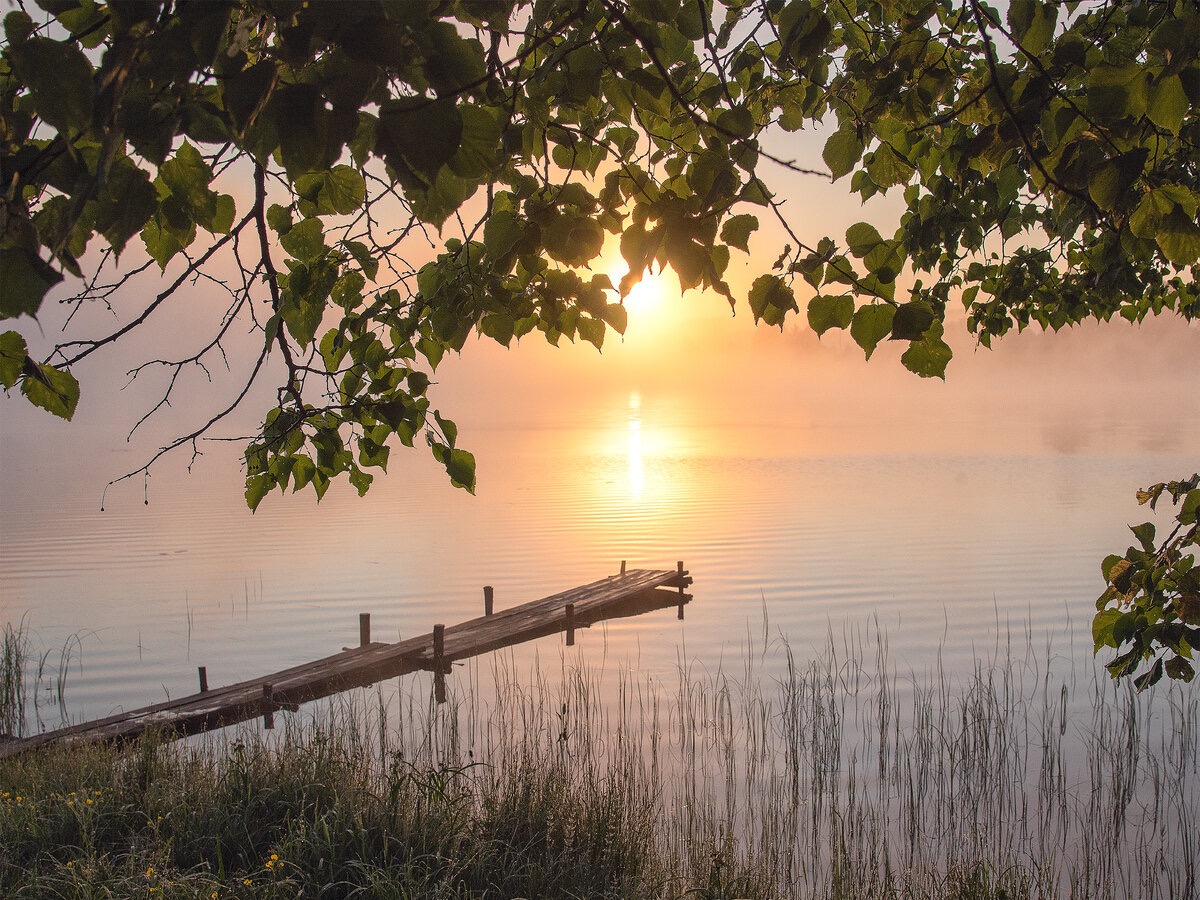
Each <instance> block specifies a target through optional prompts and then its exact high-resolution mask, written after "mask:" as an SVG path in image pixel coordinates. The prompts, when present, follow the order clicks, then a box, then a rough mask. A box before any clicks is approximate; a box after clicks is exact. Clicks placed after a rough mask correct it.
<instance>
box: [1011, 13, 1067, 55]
mask: <svg viewBox="0 0 1200 900" xmlns="http://www.w3.org/2000/svg"><path fill="white" fill-rule="evenodd" d="M1057 21H1058V8H1057V7H1055V6H1054V5H1053V4H1050V3H1044V2H1041V0H1013V2H1012V3H1010V4H1009V8H1008V22H1009V25H1010V26H1012V31H1013V38H1014V39H1015V40H1016V42H1017V44H1018V45H1020V46H1021V47H1022V48H1023V49H1024V50H1025V51H1026V52H1028V53H1032V54H1033V55H1035V56H1036V55H1037V54H1039V53H1041V52H1042V51H1043V50H1045V49H1046V48H1047V47H1048V46H1049V45H1050V42H1051V40H1052V39H1053V37H1054V26H1055V24H1056V23H1057Z"/></svg>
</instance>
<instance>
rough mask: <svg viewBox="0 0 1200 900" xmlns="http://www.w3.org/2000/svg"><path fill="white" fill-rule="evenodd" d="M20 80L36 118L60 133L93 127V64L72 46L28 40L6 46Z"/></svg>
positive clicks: (40, 40) (48, 39)
mask: <svg viewBox="0 0 1200 900" xmlns="http://www.w3.org/2000/svg"><path fill="white" fill-rule="evenodd" d="M8 53H9V55H10V57H11V59H12V61H13V67H14V68H15V69H16V72H17V75H18V76H19V77H20V79H21V80H22V81H23V82H25V84H27V85H28V86H29V96H30V99H31V100H32V101H33V107H34V109H35V110H37V114H38V116H40V117H41V119H42V121H44V122H46V124H48V125H50V126H52V127H54V128H57V129H58V130H59V131H62V132H73V131H74V132H78V131H83V130H85V129H86V128H88V127H89V126H90V125H91V124H92V107H93V96H94V90H93V87H92V64H91V63H90V62H88V58H87V57H86V56H85V55H84V53H83V51H82V50H80V49H79V48H78V47H76V46H75V45H74V44H73V43H62V42H60V41H53V40H51V39H50V38H44V37H31V38H29V40H27V41H24V42H23V43H20V44H14V45H11V46H9V47H8Z"/></svg>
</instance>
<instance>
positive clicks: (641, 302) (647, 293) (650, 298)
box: [624, 271, 671, 316]
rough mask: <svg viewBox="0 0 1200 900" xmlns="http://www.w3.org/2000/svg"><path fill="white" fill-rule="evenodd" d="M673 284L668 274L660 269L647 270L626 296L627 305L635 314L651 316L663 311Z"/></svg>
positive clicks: (630, 311) (632, 313) (631, 312)
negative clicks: (657, 270)
mask: <svg viewBox="0 0 1200 900" xmlns="http://www.w3.org/2000/svg"><path fill="white" fill-rule="evenodd" d="M670 291H671V285H670V283H669V282H668V280H667V277H666V275H665V274H664V273H663V272H661V271H659V272H655V273H653V274H652V273H650V272H647V273H646V274H645V275H643V276H642V280H641V281H639V282H638V283H637V284H635V285H634V286H633V289H632V290H630V292H629V293H628V295H626V297H625V301H624V302H625V307H626V308H627V309H628V310H629V314H630V315H633V316H649V315H654V314H655V313H661V312H662V309H663V306H664V305H665V304H666V302H667V299H668V297H670Z"/></svg>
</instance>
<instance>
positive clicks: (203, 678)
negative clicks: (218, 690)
mask: <svg viewBox="0 0 1200 900" xmlns="http://www.w3.org/2000/svg"><path fill="white" fill-rule="evenodd" d="M197 671H199V673H200V693H202V694H204V693H207V692H208V667H207V666H200V667H199V668H198V670H197Z"/></svg>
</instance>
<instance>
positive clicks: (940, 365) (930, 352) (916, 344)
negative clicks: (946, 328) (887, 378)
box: [900, 322, 954, 378]
mask: <svg viewBox="0 0 1200 900" xmlns="http://www.w3.org/2000/svg"><path fill="white" fill-rule="evenodd" d="M953 355H954V354H953V352H952V351H951V350H950V346H949V345H948V344H947V343H946V342H945V341H943V340H942V323H941V322H934V323H933V324H932V325H930V326H929V330H928V331H927V332H926V334H925V337H924V338H923V339H922V340H919V341H913V343H912V345H911V346H910V347H909V348H908V349H907V350H905V351H904V354H903V355H902V356H901V357H900V362H902V363H903V364H904V368H906V369H908V371H910V372H913V373H915V374H917V375H920V376H921V377H922V378H945V377H946V365H947V364H948V363H949V362H950V358H951V357H952V356H953Z"/></svg>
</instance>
